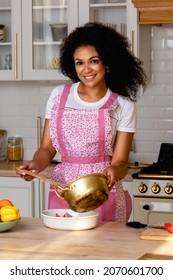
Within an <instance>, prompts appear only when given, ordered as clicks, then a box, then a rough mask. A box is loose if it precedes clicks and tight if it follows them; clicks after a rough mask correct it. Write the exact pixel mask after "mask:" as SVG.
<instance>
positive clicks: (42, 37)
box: [22, 0, 78, 80]
mask: <svg viewBox="0 0 173 280" xmlns="http://www.w3.org/2000/svg"><path fill="white" fill-rule="evenodd" d="M77 4H78V1H77V0H73V1H68V0H33V1H31V0H22V37H23V38H22V46H23V79H24V80H68V79H67V78H66V77H64V76H63V75H62V74H61V73H60V72H59V71H58V59H59V48H60V44H61V42H62V39H63V38H64V37H65V36H67V34H68V33H69V31H71V30H72V29H73V28H74V27H76V26H77V25H78V16H77V11H78V8H77Z"/></svg>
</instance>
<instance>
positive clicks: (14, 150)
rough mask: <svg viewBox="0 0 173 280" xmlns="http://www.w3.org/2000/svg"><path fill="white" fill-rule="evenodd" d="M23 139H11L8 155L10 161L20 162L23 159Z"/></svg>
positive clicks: (9, 139)
mask: <svg viewBox="0 0 173 280" xmlns="http://www.w3.org/2000/svg"><path fill="white" fill-rule="evenodd" d="M22 142H23V141H22V138H21V137H9V138H8V147H7V155H8V160H10V161H19V160H22V159H23V143H22Z"/></svg>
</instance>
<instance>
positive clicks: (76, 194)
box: [16, 168, 109, 213]
mask: <svg viewBox="0 0 173 280" xmlns="http://www.w3.org/2000/svg"><path fill="white" fill-rule="evenodd" d="M16 171H17V174H19V175H22V174H23V173H25V174H28V175H30V176H32V177H35V178H39V179H41V180H42V181H45V182H48V183H50V184H51V185H52V186H54V189H55V193H56V195H57V196H58V197H59V198H61V199H63V200H65V201H67V203H68V205H69V207H70V208H71V209H72V210H73V211H76V212H80V213H82V212H88V211H91V210H94V209H96V208H97V207H99V206H101V205H102V204H103V203H104V202H105V201H106V200H107V199H108V196H109V189H108V183H109V178H108V177H107V176H105V175H104V174H103V173H93V174H88V175H85V176H82V177H80V178H78V179H76V180H74V181H73V182H71V183H69V184H68V185H63V184H61V183H59V182H55V181H53V180H50V179H48V178H45V177H43V176H41V175H39V174H36V173H34V172H32V171H29V170H27V169H20V168H16Z"/></svg>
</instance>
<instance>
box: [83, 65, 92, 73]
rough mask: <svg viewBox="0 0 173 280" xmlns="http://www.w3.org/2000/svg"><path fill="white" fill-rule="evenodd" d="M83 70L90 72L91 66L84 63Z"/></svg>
mask: <svg viewBox="0 0 173 280" xmlns="http://www.w3.org/2000/svg"><path fill="white" fill-rule="evenodd" d="M84 71H85V73H90V72H91V68H90V67H89V65H88V64H85V67H84Z"/></svg>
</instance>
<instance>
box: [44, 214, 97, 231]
mask: <svg viewBox="0 0 173 280" xmlns="http://www.w3.org/2000/svg"><path fill="white" fill-rule="evenodd" d="M65 213H68V214H70V215H71V216H72V217H63V215H64V214H65ZM56 214H58V215H59V216H60V217H56ZM41 217H42V219H43V223H44V224H45V226H47V227H49V228H52V229H62V230H85V229H91V228H94V227H96V225H97V223H98V217H99V214H98V213H97V212H96V211H90V212H85V213H77V212H74V211H72V210H71V209H50V210H44V211H42V213H41Z"/></svg>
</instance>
